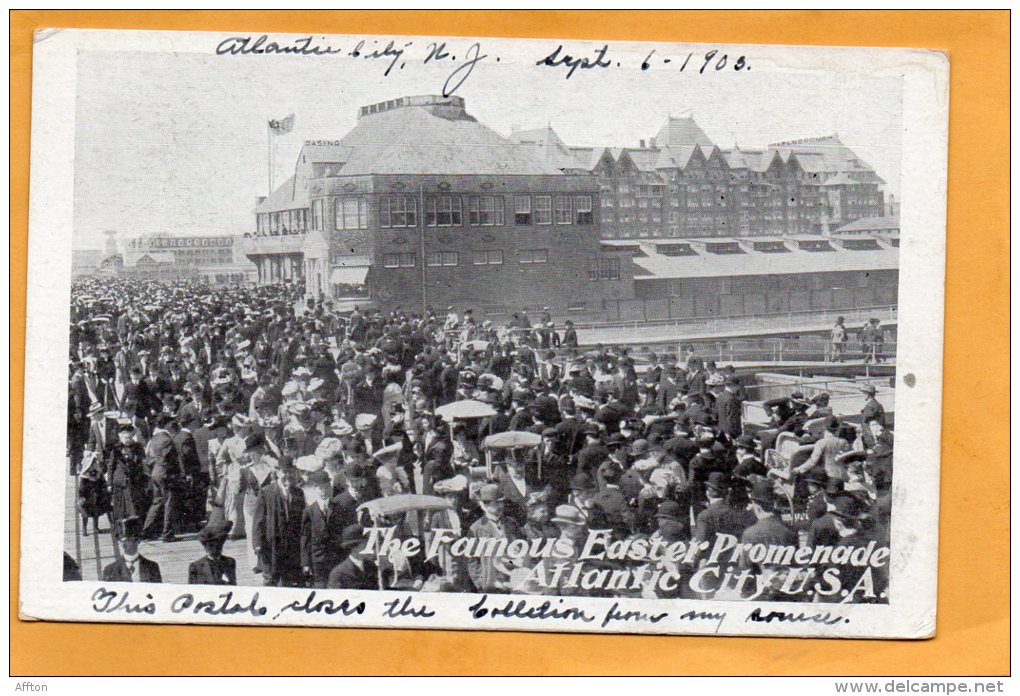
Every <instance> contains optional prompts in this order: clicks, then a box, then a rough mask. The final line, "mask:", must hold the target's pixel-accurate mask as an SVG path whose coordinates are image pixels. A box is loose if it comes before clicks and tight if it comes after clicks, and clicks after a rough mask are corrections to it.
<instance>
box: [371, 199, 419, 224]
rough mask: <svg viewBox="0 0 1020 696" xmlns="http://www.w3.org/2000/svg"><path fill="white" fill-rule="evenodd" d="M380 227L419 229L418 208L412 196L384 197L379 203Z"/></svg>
mask: <svg viewBox="0 0 1020 696" xmlns="http://www.w3.org/2000/svg"><path fill="white" fill-rule="evenodd" d="M379 226H380V227H417V226H418V208H417V204H416V202H415V200H414V198H412V197H410V196H384V197H383V198H382V199H380V201H379Z"/></svg>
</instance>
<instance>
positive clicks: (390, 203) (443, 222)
mask: <svg viewBox="0 0 1020 696" xmlns="http://www.w3.org/2000/svg"><path fill="white" fill-rule="evenodd" d="M368 206H369V199H368V197H367V196H342V197H339V198H337V199H336V200H335V203H334V212H335V219H334V223H333V228H334V229H337V230H363V229H367V228H368ZM513 206H514V210H513V221H514V224H516V225H551V224H553V223H554V222H555V224H557V225H570V224H578V225H590V224H592V223H593V222H594V220H593V216H592V197H591V196H514V198H513ZM418 212H419V211H418V199H417V198H416V197H414V196H382V197H380V198H379V226H380V227H386V228H394V227H417V226H418ZM423 214H424V217H425V220H424V223H425V226H426V227H460V226H463V225H465V224H466V225H470V226H475V227H489V226H499V225H503V224H505V223H506V219H505V215H504V198H503V196H487V195H479V196H426V197H425V200H424V204H423ZM273 215H275V213H274V214H273ZM260 220H261V217H260ZM323 222H324V218H323V200H322V199H316V200H314V201H312V227H313V229H317V230H321V229H323ZM260 224H261V223H260ZM260 230H261V227H260Z"/></svg>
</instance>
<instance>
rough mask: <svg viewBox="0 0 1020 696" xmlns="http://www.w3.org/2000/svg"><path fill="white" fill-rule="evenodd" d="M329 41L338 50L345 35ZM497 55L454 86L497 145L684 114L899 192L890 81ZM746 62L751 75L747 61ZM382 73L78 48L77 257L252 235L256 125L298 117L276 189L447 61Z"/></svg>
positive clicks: (436, 85) (318, 61)
mask: <svg viewBox="0 0 1020 696" xmlns="http://www.w3.org/2000/svg"><path fill="white" fill-rule="evenodd" d="M329 41H333V38H332V37H331V38H330V39H329ZM337 43H340V44H343V45H344V46H345V48H346V47H348V46H347V44H349V43H350V40H349V39H348V41H347V42H346V43H345V42H343V41H340V40H339V39H337ZM421 43H424V42H421ZM466 45H467V44H466V40H465V44H464V45H463V46H461V47H457V46H451V49H452V50H454V51H459V50H462V49H463V48H466ZM507 45H508V44H506V43H504V44H501V45H498V46H492V45H491V44H487V45H485V46H483V48H482V51H483V52H486V53H488V56H489V57H488V58H487V59H485V60H483V61H481V62H480V63H479V64H478V65H477V66H476V67H475V69H474V71H473V72H472V74H471V75H470V77H469V78H468V79H467V80H466V81H465V82H464V84H463V85H462V86H461V87H460V88H459V89H458V90H457V92H456V94H458V95H459V96H462V97H464V99H465V100H466V103H467V110H468V112H469V113H471V114H472V115H473V116H475V117H476V118H477V119H478V120H479V121H481V122H482V123H483V124H485V125H487V126H489V127H490V128H492V129H493V130H496V131H497V132H499V133H502V134H504V135H507V134H509V133H510V132H511V131H512V129H514V128H515V127H519V128H538V127H543V126H546V125H549V126H552V128H554V129H555V130H556V131H557V133H559V135H560V137H561V138H562V139H563V140H564V142H566V143H567V144H568V145H577V146H609V147H626V146H630V147H636V146H637V145H638V142H639V140H641V139H645V140H647V139H648V138H651V137H654V136H655V134H656V133H657V132H658V130H659V128H661V126H662V125H663V123H664V122H665V120H666V119H667V118H668V116H669V115H671V114H672V115H674V116H676V115H680V114H682V113H685V112H690V114H691V115H693V117H694V119H695V120H696V121H697V123H698V124H699V125H700V126H701V128H702V129H703V130H704V131H705V132H706V133H707V134H708V135H709V137H710V138H712V139H713V141H715V142H716V143H717V144H718V145H719V146H721V147H731V146H732V145H733V144H734V143H736V144H739V145H740V146H741V147H745V148H753V147H760V146H762V145H766V144H768V143H772V142H777V141H782V140H792V139H797V138H805V137H813V136H821V135H829V134H832V133H838V135H839V137H840V139H842V140H843V142H844V143H846V144H847V145H848V146H849V147H850V148H851V149H853V150H854V151H855V152H857V154H858V155H859V156H860V157H861V158H863V159H864V160H865V161H866V162H868V163H870V164H871V165H872V166H873V167H874V168H875V169H876V170H877V172H878V174H879V175H880V176H881V177H882V178H884V179H885V180H886V182H887V183H888V189H889V190H890V191H892V192H894V193H898V191H899V181H900V161H901V129H902V82H901V79H900V78H899V77H898V76H896V75H895V74H892V75H889V76H883V77H876V76H870V75H866V74H859V73H847V72H843V71H839V72H837V71H832V70H829V71H825V70H804V69H802V68H799V69H790V70H779V69H777V68H776V67H775V66H774V65H773V66H766V64H765V63H764V62H759V63H757V65H758V66H759V68H760V69H759V71H758V72H755V71H754V70H753V69H752V70H750V71H746V70H745V71H743V72H735V71H731V70H729V69H725V70H722V71H720V72H715V71H714V70H712V69H711V68H709V71H708V72H707V73H706V74H705V75H699V74H698V73H697V71H696V70H694V69H688V70H686V71H684V72H683V73H680V72H678V70H677V69H676V65H677V64H678V63H679V60H680V59H682V58H683V57H684V56H686V49H685V50H684V51H683V52H682V53H679V54H678V56H679V58H678V59H677V60H676V61H674V62H673V63H672V64H671V66H669V67H667V66H665V64H663V63H660V62H657V61H658V58H659V57H661V56H663V55H665V54H664V53H663V52H661V51H660V52H659V53H658V54H657V55H656V57H655V60H654V61H653V62H652V67H651V69H649V70H647V71H642V70H640V69H639V68H638V67H636V65H634V64H632V63H633V56H631V55H630V54H624V55H621V54H617V56H616V57H622V58H625V59H628V60H629V61H630V62H628V60H624V61H623V62H624V63H626V64H625V65H624V66H623V67H622V68H614V67H611V68H609V69H601V70H600V69H592V70H581V69H579V70H577V71H576V72H575V73H574V75H573V76H572V77H571V78H570V79H569V80H567V79H564V75H565V74H566V69H565V68H562V67H559V68H552V67H545V66H543V67H537V66H535V60H534V59H533V58H534V55H533V54H534V51H535V50H536V49H535V48H534V47H533V46H532V47H531V48H530V49H529V50H530V54H529V53H528V51H520V52H519V55H518V53H514V52H513V51H512V50H511V51H508V50H507ZM592 45H594V44H587V46H588V47H589V48H590V47H591V46H592ZM552 47H553V48H554V47H555V42H553V43H552ZM418 48H419V47H416V49H418ZM613 48H615V47H611V51H612V49H613ZM542 53H543V54H544V53H545V48H544V47H543V48H542ZM497 54H498V57H499V58H500V61H499V62H498V63H497V62H495V61H494V58H495V57H497ZM541 57H542V55H539V58H541ZM671 60H672V59H671ZM731 61H732V58H731ZM640 62H641V58H640V57H639V58H637V63H640ZM748 62H749V64H750V65H751V66H752V68H753V67H754V66H755V65H756V63H755V60H754V58H753V57H749V59H748ZM386 63H388V59H387V60H386V61H385V62H383V61H379V60H376V61H358V60H353V59H347V60H343V59H340V58H338V57H330V56H320V57H302V56H271V57H270V56H260V57H252V56H216V55H214V54H213V52H212V51H209V52H203V53H191V52H180V51H177V52H173V51H165V52H129V53H126V52H122V51H121V52H112V51H82V52H81V53H80V54H79V60H78V73H77V95H76V104H77V107H76V131H75V191H74V227H75V233H74V234H75V237H74V246H75V248H99V247H101V246H102V240H103V231H104V230H115V231H117V232H118V233H119V234H120V235H122V236H134V235H137V234H142V233H150V232H171V233H180V234H225V233H226V234H237V233H243V232H247V231H250V230H251V229H252V228H253V227H254V216H253V213H252V208H253V207H254V204H255V199H256V197H257V196H262V195H265V194H266V189H267V186H268V183H267V179H268V175H267V159H268V151H267V137H266V120H267V119H268V118H282V117H284V116H286V115H288V114H289V113H294V114H295V126H294V131H293V132H292V133H290V134H288V135H286V136H279V137H276V138H274V143H273V144H274V146H275V163H276V166H275V169H274V176H275V181H276V183H277V184H279V183H280V182H282V181H283V180H284V179H286V178H287V177H288V176H289V175H290V174H292V173H293V169H294V164H295V161H296V158H297V155H298V152H299V150H300V148H301V144H302V142H303V141H304V140H313V139H323V140H338V139H341V138H342V137H343V136H344V135H345V134H346V133H347V132H348V131H349V130H350V129H351V128H353V127H354V125H355V122H356V120H357V110H358V107H360V106H363V105H366V104H372V103H375V102H379V101H384V100H387V99H393V98H396V97H399V96H404V95H415V94H438V93H439V92H440V91H441V89H442V86H443V84H444V82H445V80H446V77H447V76H448V74H449V73H450V72H451V70H452V69H454V67H455V66H456V63H450V62H449V61H446V62H443V63H437V62H432V63H430V64H427V65H423V64H422V63H421V60H420V56H419V58H418V60H417V61H416V62H412V61H411V60H410V58H408V60H407V61H406V63H409V65H407V69H403V70H402V69H399V68H396V69H394V70H393V71H392V72H391V73H390V75H389V76H384V75H383V72H384V70H385V67H386ZM694 63H695V64H697V63H698V59H695V61H694ZM698 67H700V65H699V66H698Z"/></svg>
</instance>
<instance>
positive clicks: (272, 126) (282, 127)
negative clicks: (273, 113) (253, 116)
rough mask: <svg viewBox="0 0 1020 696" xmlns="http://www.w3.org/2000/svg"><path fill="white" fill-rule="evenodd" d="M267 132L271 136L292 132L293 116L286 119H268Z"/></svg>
mask: <svg viewBox="0 0 1020 696" xmlns="http://www.w3.org/2000/svg"><path fill="white" fill-rule="evenodd" d="M269 130H270V131H272V133H273V135H287V133H290V132H291V131H292V130H294V114H290V115H289V116H287V117H286V118H281V119H270V121H269Z"/></svg>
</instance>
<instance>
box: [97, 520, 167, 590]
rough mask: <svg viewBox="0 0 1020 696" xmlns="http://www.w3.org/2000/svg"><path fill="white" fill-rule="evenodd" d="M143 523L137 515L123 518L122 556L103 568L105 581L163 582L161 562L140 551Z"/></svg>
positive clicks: (121, 523) (121, 524) (120, 539)
mask: <svg viewBox="0 0 1020 696" xmlns="http://www.w3.org/2000/svg"><path fill="white" fill-rule="evenodd" d="M140 532H141V524H140V521H139V519H138V518H137V517H129V518H127V519H124V520H121V522H120V530H119V538H118V539H117V543H118V544H119V545H120V557H119V558H118V559H117V560H116V561H114V562H113V563H111V564H110V565H108V566H106V567H105V568H103V581H104V582H163V576H162V574H161V573H160V572H159V564H158V563H156V562H155V561H151V560H149V559H148V558H146V557H145V556H142V555H141V554H139V553H138V538H139V534H140Z"/></svg>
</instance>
